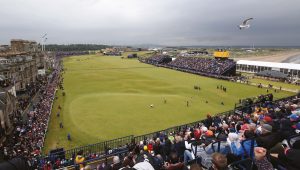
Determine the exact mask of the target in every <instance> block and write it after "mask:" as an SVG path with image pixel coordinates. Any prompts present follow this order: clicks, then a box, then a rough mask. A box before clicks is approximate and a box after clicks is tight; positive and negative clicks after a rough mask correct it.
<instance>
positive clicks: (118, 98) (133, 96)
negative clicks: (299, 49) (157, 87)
mask: <svg viewBox="0 0 300 170" xmlns="http://www.w3.org/2000/svg"><path fill="white" fill-rule="evenodd" d="M164 99H166V103H165V101H164ZM185 100H186V98H185V97H184V96H178V95H168V94H160V95H158V94H138V93H96V94H89V95H84V96H81V97H78V98H76V99H74V100H73V101H72V102H71V104H70V108H69V110H70V114H71V120H72V122H73V124H76V125H77V126H76V128H78V130H79V131H81V132H82V133H84V134H86V135H89V136H92V137H96V138H98V139H102V140H104V139H108V138H109V137H110V136H111V134H113V135H114V136H115V137H120V136H122V135H123V134H124V132H123V131H116V130H115V129H124V130H126V131H127V132H128V133H129V134H137V133H139V132H140V131H139V128H137V127H140V128H141V129H143V128H142V127H143V126H145V127H150V126H151V125H153V124H155V123H157V122H161V123H163V122H167V121H170V119H171V121H174V120H172V119H174V118H175V117H174V115H177V114H180V113H181V114H182V113H184V112H186V107H187V106H186V103H185ZM112 103H114V104H112ZM178 103H182V104H181V105H178ZM82 105H85V107H82ZM150 105H153V107H150ZM190 105H191V104H190ZM129 106H134V107H129ZM170 108H172V109H174V110H176V113H174V112H173V113H170V112H168V111H167V110H169V109H170ZM138 110H140V111H143V115H148V117H147V116H146V117H143V119H142V120H141V115H140V112H137V111H138ZM157 113H159V114H165V115H164V116H162V117H161V119H152V117H153V116H154V115H157V116H159V114H157ZM124 114H126V115H124ZM123 116H128V118H127V119H124V118H123ZM85 117H86V118H88V119H86V118H85ZM145 119H146V120H147V121H144V120H145ZM119 122H122V123H119ZM99 123H101V126H102V127H104V128H105V127H107V128H106V129H105V130H103V129H102V128H100V129H99V128H93V127H92V126H86V125H87V124H99ZM124 123H125V124H124ZM124 125H125V126H124ZM150 129H151V128H150ZM101 130H103V131H102V132H101ZM103 132H105V133H103ZM95 134H96V135H95Z"/></svg>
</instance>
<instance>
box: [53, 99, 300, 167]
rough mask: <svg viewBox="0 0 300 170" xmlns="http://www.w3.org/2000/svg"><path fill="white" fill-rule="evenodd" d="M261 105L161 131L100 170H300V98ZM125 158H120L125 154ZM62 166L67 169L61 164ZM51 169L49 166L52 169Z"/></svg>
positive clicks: (81, 157)
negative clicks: (175, 128) (172, 129)
mask: <svg viewBox="0 0 300 170" xmlns="http://www.w3.org/2000/svg"><path fill="white" fill-rule="evenodd" d="M262 98H263V96H260V100H259V101H260V102H258V103H254V104H252V105H248V106H246V107H249V108H248V109H242V110H245V111H241V112H238V113H235V114H231V115H220V116H214V117H213V116H211V115H209V114H208V115H207V118H206V119H205V120H203V121H201V122H198V123H196V124H194V125H191V126H184V127H181V128H179V129H177V130H174V131H171V132H170V131H169V132H167V131H160V132H157V133H156V134H154V135H153V136H152V137H148V138H147V137H145V138H144V139H143V140H139V141H137V140H135V141H134V142H132V143H129V144H127V145H126V147H125V148H124V146H123V147H122V148H114V149H113V150H110V152H108V153H109V154H112V153H116V154H115V156H114V157H113V158H112V160H111V161H110V162H109V161H108V162H106V163H101V164H99V165H98V166H97V167H94V168H95V169H97V170H115V169H137V170H139V169H141V170H142V169H149V170H154V169H167V170H186V169H213V170H221V169H222V170H223V169H224V170H225V169H241V168H242V167H244V168H246V167H247V168H250V169H259V170H265V169H266V170H271V169H275V168H276V169H295V170H296V169H300V162H299V160H298V158H299V156H300V134H299V132H300V122H299V121H300V118H299V114H300V96H299V95H298V96H295V97H293V98H287V99H283V100H280V101H272V100H273V97H272V96H269V95H268V96H265V98H264V99H262ZM124 149H125V150H126V154H117V153H118V152H120V151H122V150H124ZM101 156H103V155H100V154H98V153H90V152H87V153H84V152H83V151H80V152H78V153H77V155H76V154H74V155H73V156H72V158H71V159H63V160H60V159H58V160H54V161H52V164H51V167H56V168H57V167H59V166H64V165H66V164H65V163H66V162H67V163H68V165H74V164H75V165H77V166H78V168H80V169H83V170H84V169H92V166H90V165H86V161H89V160H91V159H97V158H99V157H101ZM62 163H63V164H62ZM48 166H49V165H48Z"/></svg>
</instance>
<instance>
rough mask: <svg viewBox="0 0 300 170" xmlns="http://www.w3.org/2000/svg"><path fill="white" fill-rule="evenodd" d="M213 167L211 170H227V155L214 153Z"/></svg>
mask: <svg viewBox="0 0 300 170" xmlns="http://www.w3.org/2000/svg"><path fill="white" fill-rule="evenodd" d="M211 162H212V166H211V167H210V168H209V170H227V169H228V165H227V158H226V156H225V155H223V154H221V153H218V152H216V153H214V154H212V161H211Z"/></svg>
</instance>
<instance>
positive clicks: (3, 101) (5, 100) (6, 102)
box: [0, 88, 16, 140]
mask: <svg viewBox="0 0 300 170" xmlns="http://www.w3.org/2000/svg"><path fill="white" fill-rule="evenodd" d="M15 109H16V98H15V97H14V96H13V95H12V94H10V93H9V92H8V91H6V90H4V89H2V88H0V122H1V126H0V139H1V140H3V137H4V136H5V135H7V134H9V133H10V132H11V131H12V129H13V127H12V123H11V122H10V118H9V117H10V116H11V115H12V114H13V113H14V111H15Z"/></svg>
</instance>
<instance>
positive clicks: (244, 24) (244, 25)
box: [238, 18, 253, 30]
mask: <svg viewBox="0 0 300 170" xmlns="http://www.w3.org/2000/svg"><path fill="white" fill-rule="evenodd" d="M252 19H253V18H248V19H246V20H245V21H243V23H242V24H241V25H239V26H238V27H239V28H240V30H241V29H245V28H249V27H250V24H249V21H250V20H252Z"/></svg>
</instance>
